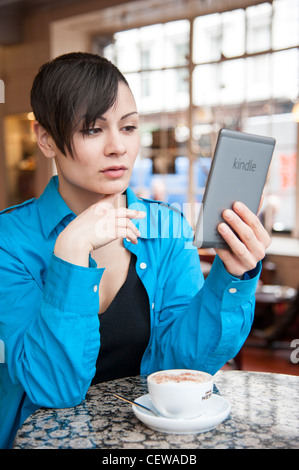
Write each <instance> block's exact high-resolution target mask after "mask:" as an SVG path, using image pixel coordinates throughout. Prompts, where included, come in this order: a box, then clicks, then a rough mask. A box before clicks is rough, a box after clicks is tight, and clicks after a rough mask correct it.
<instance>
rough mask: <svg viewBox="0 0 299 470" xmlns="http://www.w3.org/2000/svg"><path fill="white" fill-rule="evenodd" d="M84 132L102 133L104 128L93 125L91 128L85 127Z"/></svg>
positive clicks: (88, 133)
mask: <svg viewBox="0 0 299 470" xmlns="http://www.w3.org/2000/svg"><path fill="white" fill-rule="evenodd" d="M82 132H83V134H84V135H88V136H93V135H98V134H100V133H101V132H102V129H101V128H100V127H92V128H91V129H85V130H83V131H82Z"/></svg>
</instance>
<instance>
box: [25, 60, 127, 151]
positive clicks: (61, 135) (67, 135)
mask: <svg viewBox="0 0 299 470" xmlns="http://www.w3.org/2000/svg"><path fill="white" fill-rule="evenodd" d="M120 81H122V82H124V83H125V84H126V85H127V86H129V85H128V83H127V81H126V79H125V77H124V76H123V74H122V73H121V72H120V71H119V70H118V68H117V67H116V66H115V65H113V64H112V62H110V61H109V60H107V59H105V58H103V57H100V56H98V55H96V54H90V53H87V52H72V53H69V54H63V55H61V56H59V57H56V58H55V59H53V60H51V61H49V62H47V63H45V64H44V65H42V66H41V67H40V69H39V72H38V74H37V75H36V77H35V79H34V82H33V85H32V89H31V106H32V110H33V113H34V115H35V119H36V120H37V121H38V122H39V123H40V124H41V126H43V128H44V129H45V130H46V131H47V132H48V133H49V134H50V135H51V137H52V138H53V139H54V142H55V143H56V145H57V147H58V149H59V150H60V151H61V152H62V153H63V154H64V155H66V150H65V149H66V148H67V149H68V151H69V153H70V154H71V155H73V148H72V140H73V135H74V132H75V130H76V129H77V127H78V125H79V124H80V123H81V122H82V121H83V129H89V128H90V126H91V125H92V124H94V123H95V121H96V119H97V118H98V117H99V116H102V115H103V114H104V113H105V112H106V111H107V110H108V109H110V108H111V106H113V104H114V103H115V101H116V98H117V91H118V84H119V82H120Z"/></svg>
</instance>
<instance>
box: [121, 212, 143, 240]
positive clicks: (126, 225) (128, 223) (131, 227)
mask: <svg viewBox="0 0 299 470" xmlns="http://www.w3.org/2000/svg"><path fill="white" fill-rule="evenodd" d="M115 223H116V226H117V230H119V229H122V228H125V229H127V230H128V231H129V230H130V231H131V232H132V233H134V235H136V236H137V237H140V232H139V230H138V228H137V227H136V225H135V224H133V222H132V221H131V220H130V219H127V218H125V217H121V218H118V219H116V220H115Z"/></svg>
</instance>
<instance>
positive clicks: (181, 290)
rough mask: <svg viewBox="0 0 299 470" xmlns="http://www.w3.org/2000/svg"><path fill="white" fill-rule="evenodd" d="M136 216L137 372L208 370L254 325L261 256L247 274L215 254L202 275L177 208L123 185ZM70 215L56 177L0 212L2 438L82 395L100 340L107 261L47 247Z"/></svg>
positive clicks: (7, 441) (1, 443)
mask: <svg viewBox="0 0 299 470" xmlns="http://www.w3.org/2000/svg"><path fill="white" fill-rule="evenodd" d="M127 204H128V206H129V207H130V208H136V209H140V210H145V211H146V213H147V217H146V218H145V219H142V220H139V221H136V224H138V226H139V230H140V232H141V237H140V239H139V241H138V244H137V245H134V244H131V243H130V242H129V241H127V240H124V245H125V247H126V248H127V249H128V250H130V251H131V252H132V253H134V254H135V255H136V257H137V262H136V271H137V274H138V276H139V277H140V279H141V281H142V282H143V284H144V286H145V288H146V291H147V294H148V298H149V305H150V311H151V318H150V320H151V335H150V341H149V344H148V346H147V348H146V351H145V353H144V356H143V358H142V362H141V366H140V373H141V374H149V373H151V372H153V371H155V370H159V369H170V368H190V369H199V370H206V371H208V372H210V373H212V374H214V373H215V372H216V371H217V370H218V369H220V368H221V367H222V366H223V364H225V362H226V361H227V360H229V359H231V358H232V357H234V356H235V355H236V354H237V352H238V351H239V349H240V348H241V346H242V344H243V343H244V341H245V339H246V337H247V336H248V333H249V331H250V328H251V324H252V320H253V314H254V300H255V296H254V294H255V289H256V285H257V281H258V276H259V273H260V269H261V265H260V263H259V264H258V266H257V267H256V269H255V270H254V271H252V272H251V273H248V274H246V275H245V279H244V280H242V281H241V280H239V279H237V278H235V277H233V276H231V275H230V274H229V273H228V272H227V271H226V270H225V268H224V266H223V264H222V261H221V260H220V259H219V258H218V257H216V258H215V261H214V263H213V266H212V269H211V272H210V274H209V276H208V278H207V279H206V281H204V278H203V275H202V272H201V269H200V262H199V257H198V253H197V250H196V248H195V247H194V246H193V245H192V239H193V234H192V230H191V228H190V226H189V225H188V223H187V222H186V219H185V218H184V217H183V216H182V214H181V213H180V212H179V211H177V210H176V209H172V208H170V207H169V206H167V205H165V204H160V203H157V202H156V201H150V200H140V199H138V198H137V197H136V196H135V194H134V193H133V192H132V191H131V190H130V189H128V190H127ZM74 218H75V214H74V213H73V212H72V211H71V210H70V209H69V208H68V206H67V205H66V203H65V202H64V200H63V199H62V198H61V196H60V194H59V191H58V179H57V177H53V178H52V179H51V180H50V182H49V184H48V186H47V187H46V189H45V191H44V193H43V194H42V195H41V196H40V198H38V199H33V200H30V201H27V202H25V203H24V204H22V205H20V206H17V207H15V208H13V209H12V210H7V211H3V212H2V214H1V215H0V233H1V240H0V276H1V283H0V362H1V363H0V447H1V448H9V447H11V446H12V443H13V439H14V436H15V433H16V431H17V430H18V428H19V427H20V425H21V424H22V422H23V421H24V420H25V419H26V418H27V417H28V416H29V415H30V414H31V413H33V412H34V411H35V410H36V409H38V408H39V407H50V408H51V407H53V408H64V407H72V406H75V405H77V404H79V403H80V402H81V401H82V400H83V399H84V397H85V394H86V392H87V390H88V387H89V385H90V382H91V380H92V378H93V376H94V374H95V364H96V360H97V356H98V352H99V348H100V333H99V316H98V312H99V301H100V300H99V293H98V286H99V283H100V282H101V277H102V275H103V272H104V269H101V268H97V266H96V263H95V262H94V260H92V259H91V257H90V266H89V267H81V266H76V265H73V264H70V263H67V262H65V261H63V260H62V259H60V258H58V257H56V256H55V255H54V254H53V249H54V245H55V241H56V238H57V236H58V235H59V233H60V232H61V231H62V230H63V229H64V228H65V227H66V226H67V225H68V224H69V223H70V222H71V221H72V220H73V219H74Z"/></svg>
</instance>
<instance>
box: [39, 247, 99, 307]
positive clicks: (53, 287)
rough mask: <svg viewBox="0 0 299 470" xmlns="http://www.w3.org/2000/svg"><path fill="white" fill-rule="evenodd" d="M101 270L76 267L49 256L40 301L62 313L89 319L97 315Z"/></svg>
mask: <svg viewBox="0 0 299 470" xmlns="http://www.w3.org/2000/svg"><path fill="white" fill-rule="evenodd" d="M103 272H104V269H102V268H96V267H88V268H87V267H83V266H77V265H74V264H71V263H68V262H67V261H64V260H62V259H61V258H58V257H57V256H55V255H54V253H53V254H52V257H51V260H50V264H49V269H48V274H47V278H46V283H45V290H44V301H46V302H47V303H48V304H51V305H52V306H53V307H55V308H58V309H60V310H63V311H69V312H74V313H81V314H82V313H83V314H86V315H93V314H94V313H95V312H96V313H98V311H99V284H100V281H101V278H102V275H103Z"/></svg>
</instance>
